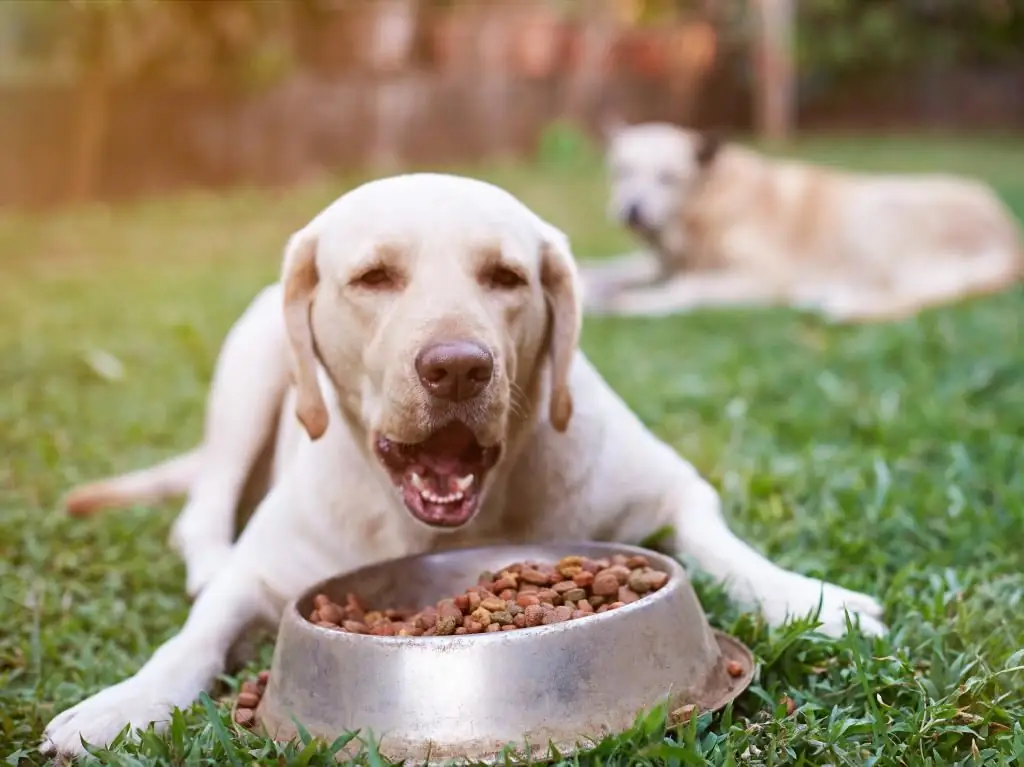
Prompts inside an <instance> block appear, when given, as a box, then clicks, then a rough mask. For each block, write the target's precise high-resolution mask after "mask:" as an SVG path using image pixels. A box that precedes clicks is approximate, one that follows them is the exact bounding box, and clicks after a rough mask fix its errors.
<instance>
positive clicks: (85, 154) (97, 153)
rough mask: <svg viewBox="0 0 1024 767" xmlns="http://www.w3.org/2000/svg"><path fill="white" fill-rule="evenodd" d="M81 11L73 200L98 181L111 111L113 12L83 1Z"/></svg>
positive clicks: (88, 192) (70, 192)
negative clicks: (111, 24)
mask: <svg viewBox="0 0 1024 767" xmlns="http://www.w3.org/2000/svg"><path fill="white" fill-rule="evenodd" d="M78 13H79V14H80V16H79V18H78V34H79V35H80V37H79V40H78V43H79V49H78V66H79V80H78V88H77V91H78V92H77V94H76V96H77V104H76V106H75V118H74V134H73V139H72V145H71V161H70V163H69V167H68V176H67V196H68V198H69V199H70V200H72V201H74V202H78V201H81V200H85V199H88V198H89V197H90V196H91V195H92V194H93V193H95V191H96V188H97V186H98V184H99V178H100V174H101V172H102V170H103V151H104V147H105V145H106V137H107V127H108V126H107V123H108V118H109V112H110V71H109V69H110V68H109V63H110V62H109V60H108V59H109V56H110V51H109V45H110V27H109V25H110V23H111V19H110V11H109V9H108V8H106V7H105V6H103V5H97V6H91V5H86V4H84V3H83V4H82V6H81V8H80V9H79V11H78Z"/></svg>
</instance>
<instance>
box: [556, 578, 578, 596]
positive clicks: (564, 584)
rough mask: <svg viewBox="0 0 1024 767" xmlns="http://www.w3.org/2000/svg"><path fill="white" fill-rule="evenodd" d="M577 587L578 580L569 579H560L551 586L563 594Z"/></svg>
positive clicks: (557, 592) (559, 593)
mask: <svg viewBox="0 0 1024 767" xmlns="http://www.w3.org/2000/svg"><path fill="white" fill-rule="evenodd" d="M575 588H577V586H576V581H572V580H568V581H559V582H558V583H556V584H555V585H554V586H552V587H551V590H552V591H554V592H555V593H556V594H558V595H562V594H565V592H567V591H572V590H573V589H575Z"/></svg>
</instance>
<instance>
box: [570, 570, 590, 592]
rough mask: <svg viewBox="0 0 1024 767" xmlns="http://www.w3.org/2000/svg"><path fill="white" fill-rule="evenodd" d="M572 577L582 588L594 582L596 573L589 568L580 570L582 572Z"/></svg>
mask: <svg viewBox="0 0 1024 767" xmlns="http://www.w3.org/2000/svg"><path fill="white" fill-rule="evenodd" d="M572 579H573V581H575V582H576V585H577V586H579V587H580V588H581V589H585V588H587V586H590V585H591V584H592V583H593V582H594V574H593V573H592V572H590V571H589V570H580V572H578V573H576V575H574V576H573V577H572Z"/></svg>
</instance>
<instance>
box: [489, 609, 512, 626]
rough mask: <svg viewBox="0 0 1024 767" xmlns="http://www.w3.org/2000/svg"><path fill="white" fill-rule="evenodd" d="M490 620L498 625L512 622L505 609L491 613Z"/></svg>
mask: <svg viewBox="0 0 1024 767" xmlns="http://www.w3.org/2000/svg"><path fill="white" fill-rule="evenodd" d="M491 620H492V621H494V622H495V623H497V624H498V625H499V626H507V625H509V624H510V623H511V622H512V616H511V615H509V614H508V612H506V611H505V610H499V611H498V612H495V613H491Z"/></svg>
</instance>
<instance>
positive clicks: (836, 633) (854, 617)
mask: <svg viewBox="0 0 1024 767" xmlns="http://www.w3.org/2000/svg"><path fill="white" fill-rule="evenodd" d="M763 585H764V589H763V592H762V595H761V597H760V600H759V601H760V603H761V610H762V612H763V613H764V616H765V619H766V620H767V621H768V622H769V623H770V624H771V625H773V626H779V625H781V624H783V623H785V622H786V621H787V620H788V619H790V618H804V617H806V616H808V615H813V614H815V613H817V614H818V621H819V622H820V623H821V625H820V626H819V627H818V631H820V632H822V633H823V634H827V635H828V636H831V637H841V636H842V635H843V634H845V633H846V615H847V613H849V616H850V621H851V622H852V623H853V625H854V626H857V625H858V623H859V625H860V631H861V633H863V634H866V635H869V636H881V635H883V634H885V633H886V631H887V629H886V627H885V624H883V623H882V621H881V618H882V605H881V604H879V602H878V601H877V600H876V599H874V598H873V597H869V596H868V595H867V594H861V593H859V592H856V591H850V590H849V589H844V588H842V587H841V586H836V585H835V584H832V583H826V582H824V581H819V580H816V579H814V578H807V577H805V576H802V575H798V574H796V573H785V575H784V576H783V577H781V578H779V579H778V580H777V581H776V582H772V583H765V584H763ZM819 605H820V606H821V611H820V612H818V607H819Z"/></svg>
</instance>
